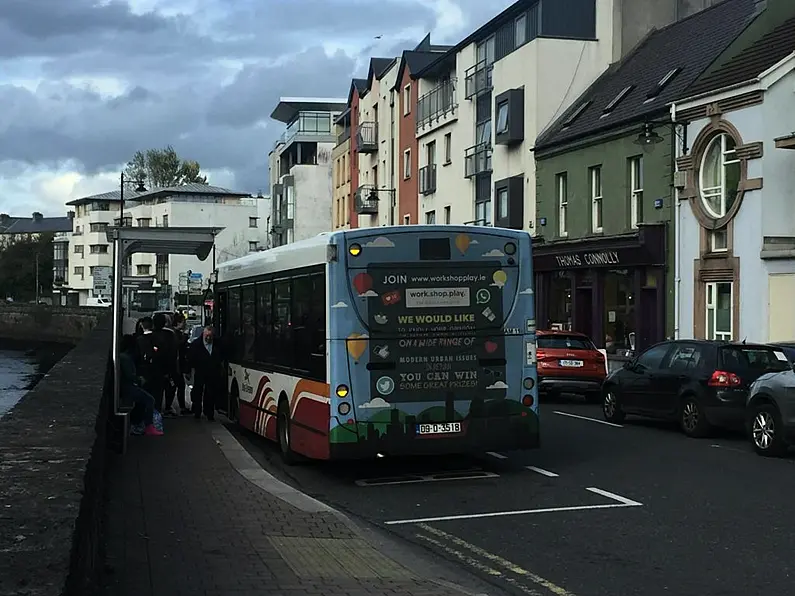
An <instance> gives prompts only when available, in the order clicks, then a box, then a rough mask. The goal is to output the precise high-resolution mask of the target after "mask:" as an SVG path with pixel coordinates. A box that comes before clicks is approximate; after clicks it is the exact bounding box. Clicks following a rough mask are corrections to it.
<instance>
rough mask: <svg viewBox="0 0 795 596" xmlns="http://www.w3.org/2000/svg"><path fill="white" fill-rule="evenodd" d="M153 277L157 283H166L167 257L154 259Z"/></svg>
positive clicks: (160, 256)
mask: <svg viewBox="0 0 795 596" xmlns="http://www.w3.org/2000/svg"><path fill="white" fill-rule="evenodd" d="M155 277H156V278H157V283H159V284H167V283H168V255H157V256H156V257H155Z"/></svg>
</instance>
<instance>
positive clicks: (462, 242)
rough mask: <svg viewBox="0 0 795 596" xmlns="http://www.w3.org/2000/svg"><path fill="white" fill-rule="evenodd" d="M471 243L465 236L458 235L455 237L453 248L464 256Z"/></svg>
mask: <svg viewBox="0 0 795 596" xmlns="http://www.w3.org/2000/svg"><path fill="white" fill-rule="evenodd" d="M471 243H472V241H471V240H470V239H469V236H467V235H466V234H459V235H458V236H456V237H455V247H456V248H457V249H458V250H459V251H461V254H464V253H465V252H466V251H467V249H468V248H469V245H470V244H471Z"/></svg>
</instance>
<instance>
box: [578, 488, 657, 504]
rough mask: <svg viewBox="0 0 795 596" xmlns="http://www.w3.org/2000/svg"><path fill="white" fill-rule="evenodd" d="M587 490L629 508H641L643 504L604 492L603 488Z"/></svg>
mask: <svg viewBox="0 0 795 596" xmlns="http://www.w3.org/2000/svg"><path fill="white" fill-rule="evenodd" d="M585 490H589V491H591V492H592V493H596V494H597V495H602V496H603V497H607V498H608V499H613V500H614V501H618V502H619V503H622V504H623V505H625V506H627V507H640V506H642V505H643V503H639V502H638V501H633V500H632V499H627V498H626V497H622V496H621V495H617V494H616V493H611V492H608V491H606V490H602V489H601V488H596V487H593V486H592V487H590V488H586V489H585Z"/></svg>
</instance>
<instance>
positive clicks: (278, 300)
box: [271, 279, 293, 368]
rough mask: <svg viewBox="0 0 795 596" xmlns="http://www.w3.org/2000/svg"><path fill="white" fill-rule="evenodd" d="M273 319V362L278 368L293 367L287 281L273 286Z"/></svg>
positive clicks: (290, 309) (281, 281)
mask: <svg viewBox="0 0 795 596" xmlns="http://www.w3.org/2000/svg"><path fill="white" fill-rule="evenodd" d="M273 285H274V317H273V339H272V340H271V341H272V342H273V343H275V345H273V346H272V349H273V350H275V358H274V362H275V363H276V364H278V365H280V366H285V367H288V368H292V367H293V329H292V324H293V320H292V308H291V306H292V305H291V303H290V297H291V294H292V292H291V291H290V290H291V288H290V286H291V285H292V284H291V283H290V280H289V279H282V280H279V281H277V282H275V283H274V284H273Z"/></svg>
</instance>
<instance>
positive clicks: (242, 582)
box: [103, 417, 485, 596]
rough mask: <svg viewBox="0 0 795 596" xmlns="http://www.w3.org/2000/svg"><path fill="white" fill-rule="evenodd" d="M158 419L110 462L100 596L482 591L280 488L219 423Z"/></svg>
mask: <svg viewBox="0 0 795 596" xmlns="http://www.w3.org/2000/svg"><path fill="white" fill-rule="evenodd" d="M164 422H165V435H164V436H162V437H130V443H129V447H128V452H127V453H126V454H125V455H123V456H117V457H115V459H114V460H113V461H112V462H111V467H110V473H109V474H110V477H109V494H108V517H107V532H106V549H105V550H106V570H105V581H104V587H103V594H105V595H106V596H127V595H129V596H133V595H134V596H147V595H152V596H161V595H162V596H180V595H186V596H201V595H205V594H206V595H212V596H227V595H228V596H244V595H245V596H247V595H254V594H258V595H260V594H267V595H268V596H279V595H284V596H287V595H299V594H300V595H313V594H317V595H320V594H322V595H324V596H343V595H345V596H354V595H371V596H377V595H382V594H383V595H386V594H389V595H396V594H405V595H407V596H409V595H416V596H453V595H463V594H483V593H485V592H483V590H482V589H481V588H482V585H483V584H481V583H480V582H479V580H477V579H475V578H469V579H467V578H466V575H467V574H460V573H458V572H454V571H453V570H452V567H451V566H449V565H447V564H446V563H445V564H443V565H442V564H436V563H434V562H433V561H431V560H430V559H431V557H430V556H429V555H428V554H427V553H424V552H423V553H422V555H423V556H422V557H417V555H416V554H415V551H413V550H411V549H407V548H406V547H405V546H403V545H400V544H397V543H395V541H394V539H392V538H390V537H388V536H385V535H383V534H380V533H377V532H374V531H373V530H372V529H369V528H366V527H363V526H360V525H357V524H356V523H355V522H354V521H353V520H352V519H350V518H349V517H347V516H345V515H344V514H342V513H340V512H338V511H336V510H334V509H332V508H331V507H329V506H328V505H326V504H324V503H322V502H319V501H317V500H315V499H313V498H311V497H309V496H307V495H304V494H302V493H301V492H299V491H297V490H295V489H293V488H291V487H290V486H289V485H287V484H284V483H282V482H280V481H279V480H278V479H276V478H274V477H273V476H272V475H271V474H269V473H268V472H266V471H265V470H263V469H262V467H261V466H260V465H259V464H258V463H257V462H256V461H255V459H254V458H253V457H251V455H249V453H248V451H246V450H245V449H244V448H243V447H242V446H241V445H240V443H238V441H237V440H236V439H235V438H234V437H233V436H232V435H231V434H230V433H229V431H227V430H226V428H225V427H224V426H223V425H222V424H219V423H218V422H213V423H211V422H208V421H206V420H203V421H197V420H195V419H193V418H192V417H183V418H179V419H166V420H165V421H164ZM447 578H450V579H447ZM456 580H459V581H456ZM467 584H468V585H467Z"/></svg>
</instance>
